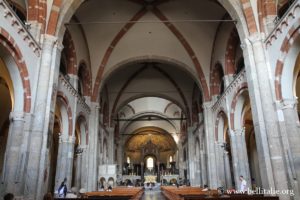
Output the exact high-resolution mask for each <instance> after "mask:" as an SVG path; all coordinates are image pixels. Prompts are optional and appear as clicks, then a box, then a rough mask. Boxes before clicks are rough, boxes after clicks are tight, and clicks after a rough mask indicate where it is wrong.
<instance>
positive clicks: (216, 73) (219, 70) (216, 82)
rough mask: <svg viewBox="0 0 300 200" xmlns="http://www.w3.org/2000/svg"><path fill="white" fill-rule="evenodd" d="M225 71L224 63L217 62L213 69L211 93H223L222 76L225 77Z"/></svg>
mask: <svg viewBox="0 0 300 200" xmlns="http://www.w3.org/2000/svg"><path fill="white" fill-rule="evenodd" d="M224 75H225V73H224V72H223V67H222V65H221V64H220V63H219V62H217V63H216V64H215V65H214V67H213V69H212V71H211V81H210V90H211V95H212V96H213V95H218V94H220V93H221V88H220V87H221V84H222V78H223V77H224Z"/></svg>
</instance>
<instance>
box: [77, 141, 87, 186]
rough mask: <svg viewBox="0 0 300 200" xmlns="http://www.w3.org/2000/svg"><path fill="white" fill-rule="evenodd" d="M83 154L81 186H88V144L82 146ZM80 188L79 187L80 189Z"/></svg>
mask: <svg viewBox="0 0 300 200" xmlns="http://www.w3.org/2000/svg"><path fill="white" fill-rule="evenodd" d="M82 150H83V151H82V154H81V177H80V180H81V183H80V188H87V176H88V173H87V169H88V161H87V148H86V146H82ZM80 188H79V189H80Z"/></svg>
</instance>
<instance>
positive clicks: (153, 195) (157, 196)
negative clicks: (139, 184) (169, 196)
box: [142, 190, 166, 200]
mask: <svg viewBox="0 0 300 200" xmlns="http://www.w3.org/2000/svg"><path fill="white" fill-rule="evenodd" d="M142 200H166V198H165V197H164V195H163V194H162V193H161V191H160V190H152V191H151V190H145V192H144V195H143V197H142Z"/></svg>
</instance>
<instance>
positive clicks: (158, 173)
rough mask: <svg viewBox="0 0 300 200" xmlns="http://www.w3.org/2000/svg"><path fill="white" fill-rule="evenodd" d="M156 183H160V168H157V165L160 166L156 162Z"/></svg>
mask: <svg viewBox="0 0 300 200" xmlns="http://www.w3.org/2000/svg"><path fill="white" fill-rule="evenodd" d="M156 164H157V182H158V183H159V182H160V168H159V165H160V162H159V161H157V163H156Z"/></svg>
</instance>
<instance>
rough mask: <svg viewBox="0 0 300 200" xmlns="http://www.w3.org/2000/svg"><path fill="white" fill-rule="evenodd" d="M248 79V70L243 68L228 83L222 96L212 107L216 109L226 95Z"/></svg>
mask: <svg viewBox="0 0 300 200" xmlns="http://www.w3.org/2000/svg"><path fill="white" fill-rule="evenodd" d="M245 80H246V70H245V68H244V69H242V70H241V71H240V72H239V73H238V74H237V75H236V77H235V78H234V80H233V81H232V82H231V83H230V84H229V85H228V87H227V88H226V89H225V91H224V92H223V94H222V95H221V96H220V98H219V99H218V100H217V101H216V103H215V104H214V105H213V106H212V109H213V110H214V111H215V110H216V109H217V108H218V107H219V106H220V105H221V103H222V102H223V101H225V99H226V96H227V95H229V94H230V93H231V92H232V91H233V90H234V89H235V88H236V87H238V86H239V85H240V84H241V83H242V82H243V81H245Z"/></svg>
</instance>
